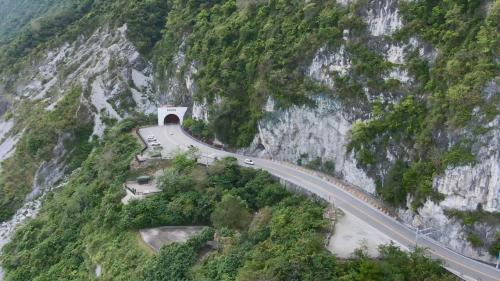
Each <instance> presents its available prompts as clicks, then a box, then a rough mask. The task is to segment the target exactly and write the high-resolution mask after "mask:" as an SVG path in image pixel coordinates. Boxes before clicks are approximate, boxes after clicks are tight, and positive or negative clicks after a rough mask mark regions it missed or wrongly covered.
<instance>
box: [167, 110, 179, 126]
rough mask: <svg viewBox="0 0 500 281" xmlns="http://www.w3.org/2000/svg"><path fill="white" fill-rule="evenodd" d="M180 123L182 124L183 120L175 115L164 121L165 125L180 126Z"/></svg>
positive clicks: (168, 116) (170, 115)
mask: <svg viewBox="0 0 500 281" xmlns="http://www.w3.org/2000/svg"><path fill="white" fill-rule="evenodd" d="M180 123H181V119H180V118H179V116H177V115H176V114H173V113H172V114H169V115H167V116H165V119H163V124H164V125H169V124H180Z"/></svg>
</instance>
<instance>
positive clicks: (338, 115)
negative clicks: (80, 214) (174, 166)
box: [0, 0, 500, 280]
mask: <svg viewBox="0 0 500 281" xmlns="http://www.w3.org/2000/svg"><path fill="white" fill-rule="evenodd" d="M0 7H2V8H1V9H0V44H1V45H0V69H1V72H0V114H1V118H0V134H1V137H0V139H1V144H0V159H1V161H2V171H1V176H0V221H4V222H9V223H5V224H4V225H6V227H4V228H3V229H7V230H8V231H5V233H9V237H10V235H11V232H12V231H13V228H12V225H13V223H12V221H22V220H24V217H26V216H31V215H32V214H31V213H30V212H28V213H26V212H21V213H17V214H16V211H17V210H18V209H20V208H21V210H24V209H23V205H25V204H26V202H28V203H29V202H34V201H33V200H35V201H36V200H39V199H37V198H45V197H44V196H49V197H51V196H54V197H55V199H53V200H55V201H50V202H52V203H48V205H47V206H48V207H41V211H40V219H37V220H33V222H32V223H28V224H27V226H26V228H24V231H25V232H24V233H25V234H26V233H28V230H30V231H33V233H35V232H36V228H37V227H36V224H37V223H38V224H44V223H45V224H47V225H52V224H55V222H56V220H55V218H54V217H55V216H56V215H54V210H57V208H55V206H59V207H60V206H65V203H63V202H62V201H58V200H62V199H61V198H66V199H67V200H69V199H68V198H72V200H74V201H71V204H73V205H74V206H72V207H74V208H76V207H75V206H76V205H78V206H80V207H79V208H80V209H81V210H84V209H85V208H89V209H92V208H94V207H95V206H90V205H89V206H87V203H88V204H90V202H94V201H93V200H91V199H89V198H91V197H92V194H87V193H86V192H84V190H85V189H82V190H79V189H77V190H78V191H75V190H74V189H72V187H64V186H65V185H64V184H62V183H66V182H68V181H69V182H70V186H76V185H77V184H76V183H75V181H78V180H80V181H88V182H90V179H91V178H92V176H91V175H86V176H82V175H78V173H79V171H82V170H83V171H85V172H86V173H87V172H88V173H90V170H89V169H90V168H89V167H88V165H91V163H93V164H95V161H96V160H95V159H97V158H96V157H98V156H96V154H95V153H96V151H100V152H101V153H105V150H104V151H103V150H102V149H103V146H105V147H108V148H109V147H112V148H113V149H118V148H117V147H120V145H121V144H120V143H113V141H112V140H109V138H110V135H113V134H114V135H116V134H117V133H116V130H119V129H120V128H121V127H120V126H124V125H123V124H124V122H125V123H126V122H132V121H130V120H133V124H134V125H138V126H139V125H145V124H147V123H148V122H149V123H151V121H150V120H152V119H153V120H154V118H155V117H154V114H155V112H156V107H157V106H158V105H161V104H175V105H183V106H187V107H188V108H189V111H188V115H189V117H190V118H189V119H188V120H187V121H186V122H185V127H186V129H188V130H190V131H191V132H192V134H194V135H197V136H199V137H202V138H204V139H206V140H209V141H213V142H216V143H221V144H223V145H226V146H228V147H230V148H232V149H235V150H238V151H240V152H244V153H247V154H249V155H254V156H260V157H266V158H273V159H279V160H284V161H288V162H292V163H295V164H298V165H303V166H306V167H308V168H311V169H315V170H318V171H322V172H324V173H327V174H330V175H333V176H335V177H337V178H340V179H343V180H344V181H346V182H348V183H350V184H352V185H355V186H357V187H359V188H361V189H362V190H364V192H365V193H366V194H367V195H369V196H372V197H374V198H377V199H379V200H382V201H383V202H385V204H386V205H387V206H388V208H391V209H392V210H393V211H394V212H395V213H397V214H398V216H399V218H400V219H401V220H403V221H404V222H405V223H407V224H408V225H411V226H415V227H423V228H427V227H432V228H433V229H435V230H436V231H435V232H433V233H432V234H431V237H433V238H434V239H436V240H438V241H440V242H441V243H443V244H444V245H446V246H447V247H450V248H452V249H454V250H455V251H457V252H459V253H462V254H465V255H467V256H471V257H473V258H476V259H480V260H483V261H486V262H492V261H494V256H495V255H496V253H497V252H498V251H499V249H500V215H499V212H500V117H499V110H500V95H499V90H498V77H499V75H498V74H499V72H498V60H499V57H498V54H499V46H500V44H499V26H500V24H499V19H500V4H499V2H498V1H487V0H482V1H411V2H408V1H396V0H378V1H375V0H372V1H368V0H357V1H351V0H342V1H329V0H317V1H313V0H311V1H293V0H289V1H277V0H276V1H274V0H270V1H261V0H246V1H245V0H231V1H196V0H191V1H161V0H141V1H128V0H112V1H110V0H86V1H69V0H67V1H63V0H59V1H49V0H45V1H30V0H23V1H10V0H0ZM120 138H121V135H120ZM121 141H123V142H124V143H126V142H128V141H129V140H127V139H125V137H124V139H121ZM122 156H123V158H119V160H120V161H122V162H120V164H123V163H125V162H126V161H127V160H128V158H127V157H128V156H125V155H121V154H120V157H122ZM99 159H100V158H99ZM117 161H118V160H117ZM108 164H109V165H111V163H108ZM117 165H118V164H117ZM123 165H125V164H123ZM110 167H114V166H112V165H111V166H110ZM100 168H101V169H102V170H104V171H107V169H108V168H107V167H106V166H100ZM112 169H116V170H113V171H115V172H116V173H122V169H124V168H123V166H120V167H118V166H117V167H114V168H112ZM113 171H111V170H110V171H108V172H109V173H110V175H109V177H117V178H120V177H119V176H116V175H113V174H112V172H113ZM92 172H95V173H98V171H95V170H92ZM100 172H101V171H100V170H99V173H100ZM101 176H102V178H100V177H101ZM99 179H100V180H102V181H103V182H106V184H110V182H109V181H106V180H107V179H108V178H107V175H100V176H99ZM93 184H94V185H96V186H93V187H92V188H94V189H96V190H97V189H98V187H97V186H98V185H99V183H98V182H94V183H93ZM113 184H116V183H115V182H113ZM60 185H62V187H61V188H60V189H57V191H54V189H55V188H56V187H57V186H60ZM118 185H121V183H118ZM65 189H67V190H71V192H72V193H74V197H76V198H74V197H73V196H72V195H71V196H69V197H68V194H65V195H64V196H66V197H61V198H59V197H57V196H58V195H57V194H59V193H61V194H64V193H65ZM94 189H92V190H94ZM96 190H94V191H95V192H96V194H101V195H102V196H104V194H106V196H111V197H113V196H114V197H117V196H118V195H116V194H113V193H102V192H101V191H96ZM67 192H70V191H67ZM47 194H48V195H47ZM54 194H55V195H54ZM60 196H63V195H60ZM58 198H59V199H58ZM108 199H109V200H111V199H110V198H107V199H106V200H108ZM44 200H45V199H44ZM47 200H52V199H47ZM103 200H104V199H103ZM42 201H43V200H41V201H40V202H42ZM36 202H38V201H36ZM54 202H56V203H54ZM69 204H70V203H68V205H69ZM30 206H31V205H30ZM99 206H100V205H99ZM101 207H102V206H101ZM37 208H40V206H38V207H37ZM61 208H62V207H61ZM79 208H76V209H79ZM95 208H97V207H95ZM28 209H30V208H28ZM31 209H33V208H31ZM92 210H93V211H92V212H97V211H96V210H97V209H96V210H94V209H92ZM99 210H100V211H102V212H105V211H104V209H99ZM37 212H38V209H37ZM37 212H36V213H37ZM96 214H97V215H98V216H101V215H103V214H101V213H93V215H96ZM12 218H14V220H12ZM87 219H88V218H87ZM107 219H109V220H113V218H112V217H109V218H107ZM82 223H83V222H82ZM73 227H81V226H76V225H73ZM88 227H89V226H88ZM55 228H56V227H55V226H54V229H55ZM0 230H2V228H0ZM33 233H32V234H33ZM1 235H2V233H1V231H0V240H2V239H1ZM26 235H27V234H26ZM33 235H34V234H33ZM58 235H60V236H61V237H64V233H58ZM103 235H104V234H103ZM28 237H30V236H29V235H28V236H26V237H20V236H19V235H14V236H13V238H12V239H13V240H12V241H13V243H11V244H9V245H11V246H8V247H9V248H8V250H7V251H8V252H13V251H14V252H15V250H13V249H15V247H16V246H18V247H21V246H20V245H22V244H23V243H27V244H30V243H31V244H33V245H43V244H44V243H48V242H49V240H48V239H49V238H48V236H47V235H45V234H43V233H40V234H37V237H36V239H35V238H33V237H31V238H28ZM96 237H97V236H96ZM73 238H74V237H73ZM94 238H95V237H94ZM75 239H76V238H75ZM75 239H73V240H71V239H70V240H68V241H73V242H72V243H77V242H75V241H77V240H75ZM78 239H80V238H78ZM96 239H97V238H96ZM127 239H128V238H127ZM6 240H10V239H6ZM78 241H79V240H78ZM96 241H97V240H96ZM96 241H85V243H83V242H82V241H79V242H78V243H77V244H78V246H79V247H91V246H92V247H99V245H98V244H99V243H98V242H96ZM99 241H101V240H99ZM127 241H128V240H127ZM101 242H102V241H101ZM51 243H52V242H51ZM68 243H69V242H68ZM93 243H96V244H93ZM2 244H3V243H0V245H2ZM31 244H30V245H31ZM107 246H109V245H107ZM107 246H106V247H107ZM66 249H69V247H68V248H66ZM80 250H81V251H82V252H85V251H84V250H82V249H80ZM63 251H64V250H63V249H60V252H58V253H59V254H60V253H62V252H63ZM66 251H67V250H66ZM95 253H96V252H95V251H93V250H88V251H87V252H86V254H82V256H79V258H81V259H83V260H85V261H86V262H87V263H89V262H90V261H89V257H87V256H85V255H89V256H92V257H93V258H96V259H97V256H98V255H97V254H95ZM66 254H67V253H66ZM40 255H43V254H42V253H40ZM56 256H57V255H55V256H54V259H56ZM57 257H58V258H60V255H59V256H57ZM16 258H18V259H19V260H22V258H23V259H24V258H25V259H26V260H29V258H27V257H22V258H21V257H16ZM33 259H35V258H33ZM26 260H24V261H26ZM4 263H5V262H4ZM6 263H8V264H9V267H7V268H8V270H7V271H8V272H9V271H10V270H11V269H13V268H16V266H15V261H13V260H9V261H8V262H6ZM75 264H79V263H77V262H76V263H75ZM79 266H82V265H81V264H80V265H79ZM49 268H51V270H54V271H57V270H58V268H57V263H56V262H54V264H51V266H49ZM61 270H62V269H61ZM64 270H69V268H64ZM79 270H80V269H79ZM19 272H21V271H19ZM19 272H17V271H16V274H18V273H19ZM19 274H20V273H19ZM12 276H13V275H9V278H8V279H7V280H25V279H22V278H23V277H22V276H18V277H16V278H18V279H15V278H14V277H12ZM30 276H31V275H30ZM68 276H69V275H68ZM40 278H41V277H40ZM47 278H48V277H47ZM68 278H69V277H68ZM75 278H76V277H75ZM78 278H80V277H78ZM36 280H46V279H43V278H42V279H36ZM47 280H48V279H47ZM61 280H64V279H61ZM68 280H71V279H68ZM73 280H77V279H73ZM78 280H79V279H78Z"/></svg>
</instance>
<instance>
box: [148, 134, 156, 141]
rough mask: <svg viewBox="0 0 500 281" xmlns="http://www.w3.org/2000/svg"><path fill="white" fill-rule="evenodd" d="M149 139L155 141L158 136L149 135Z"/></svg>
mask: <svg viewBox="0 0 500 281" xmlns="http://www.w3.org/2000/svg"><path fill="white" fill-rule="evenodd" d="M147 140H148V142H153V141H156V137H155V136H153V135H151V136H148V138H147Z"/></svg>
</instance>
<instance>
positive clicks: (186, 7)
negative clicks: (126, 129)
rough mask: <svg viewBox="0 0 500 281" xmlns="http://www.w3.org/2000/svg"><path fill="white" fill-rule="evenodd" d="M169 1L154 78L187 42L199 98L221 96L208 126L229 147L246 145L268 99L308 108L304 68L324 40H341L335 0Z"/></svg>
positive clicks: (308, 84)
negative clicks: (193, 63)
mask: <svg viewBox="0 0 500 281" xmlns="http://www.w3.org/2000/svg"><path fill="white" fill-rule="evenodd" d="M172 2H173V4H172V9H171V11H170V13H169V15H168V19H167V25H166V27H165V30H164V32H165V34H164V38H163V39H162V41H161V42H160V43H159V45H158V47H157V51H156V61H157V66H158V68H159V70H158V72H159V73H164V70H165V69H166V68H168V67H169V65H170V64H171V62H172V58H173V56H174V54H175V52H177V46H178V45H179V44H180V43H181V42H185V43H186V46H187V47H188V51H187V53H188V56H189V59H190V60H194V61H196V62H198V63H199V66H200V70H199V72H198V74H197V76H196V81H197V86H198V87H199V93H200V96H198V97H197V98H199V99H203V98H205V99H207V100H208V101H209V102H210V103H211V102H213V101H214V100H215V99H219V98H220V100H221V102H222V104H221V105H220V106H219V108H218V110H217V111H214V112H212V113H211V120H210V121H211V123H213V130H214V131H215V133H216V134H217V137H218V138H219V139H220V140H222V141H224V142H226V143H228V144H230V145H232V146H245V145H248V144H249V143H250V141H251V140H252V138H253V136H254V134H255V131H256V122H257V121H258V120H259V119H260V118H261V117H262V111H261V109H262V106H263V104H264V103H265V102H266V99H267V97H268V96H273V97H274V98H275V100H276V101H277V103H278V104H279V105H280V106H289V105H291V104H303V103H307V102H308V97H307V96H308V93H310V92H311V91H312V89H314V88H315V85H313V83H312V82H311V81H309V80H308V79H307V78H305V76H304V75H303V72H302V68H303V66H304V65H305V64H306V63H309V62H310V60H311V59H312V56H313V55H314V53H315V51H316V50H317V49H318V48H319V47H320V46H321V45H322V44H323V43H324V42H326V41H334V40H335V38H339V37H340V36H341V31H340V30H341V29H342V27H340V26H339V21H340V20H341V19H342V16H343V14H345V11H343V10H341V9H340V8H338V7H337V6H336V5H335V1H315V2H311V3H305V2H303V1H274V0H273V1H269V2H267V3H264V2H260V1H235V0H230V1H213V2H211V3H202V2H197V1H172ZM344 21H346V18H344Z"/></svg>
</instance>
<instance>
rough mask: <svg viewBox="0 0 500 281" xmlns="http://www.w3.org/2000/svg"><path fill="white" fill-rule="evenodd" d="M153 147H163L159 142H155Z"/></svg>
mask: <svg viewBox="0 0 500 281" xmlns="http://www.w3.org/2000/svg"><path fill="white" fill-rule="evenodd" d="M151 146H153V147H158V146H161V144H160V143H159V142H157V141H155V142H152V143H151Z"/></svg>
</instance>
